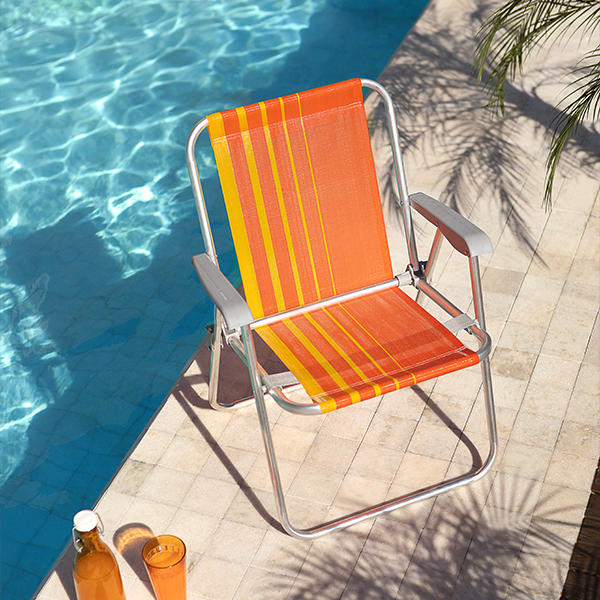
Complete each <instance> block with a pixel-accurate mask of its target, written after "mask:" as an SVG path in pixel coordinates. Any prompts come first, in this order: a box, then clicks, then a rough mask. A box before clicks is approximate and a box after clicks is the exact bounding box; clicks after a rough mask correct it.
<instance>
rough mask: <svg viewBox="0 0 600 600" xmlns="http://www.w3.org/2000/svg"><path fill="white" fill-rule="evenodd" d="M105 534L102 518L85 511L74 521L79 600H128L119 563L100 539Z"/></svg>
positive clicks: (75, 579) (75, 568)
mask: <svg viewBox="0 0 600 600" xmlns="http://www.w3.org/2000/svg"><path fill="white" fill-rule="evenodd" d="M103 531H104V527H103V525H102V521H101V520H100V517H99V516H98V515H97V514H96V513H95V512H93V511H91V510H82V511H80V512H78V513H77V514H76V515H75V517H74V519H73V543H74V545H75V559H74V560H73V581H74V582H75V591H76V592H77V600H125V593H124V591H123V582H122V580H121V573H120V572H119V566H118V565H117V560H116V559H115V557H114V555H113V553H112V552H111V551H110V549H109V548H108V546H107V545H106V544H105V543H104V542H103V541H102V540H101V539H100V534H101V533H103Z"/></svg>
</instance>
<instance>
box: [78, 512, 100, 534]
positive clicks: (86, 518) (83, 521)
mask: <svg viewBox="0 0 600 600" xmlns="http://www.w3.org/2000/svg"><path fill="white" fill-rule="evenodd" d="M98 521H99V520H98V515H97V514H96V513H95V512H94V511H92V510H80V511H79V512H78V513H77V514H76V515H75V516H74V517H73V527H74V528H75V529H77V531H91V530H92V529H95V528H96V527H98Z"/></svg>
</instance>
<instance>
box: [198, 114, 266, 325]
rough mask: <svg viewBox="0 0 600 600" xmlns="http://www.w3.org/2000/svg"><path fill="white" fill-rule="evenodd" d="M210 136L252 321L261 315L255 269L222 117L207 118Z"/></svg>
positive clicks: (262, 312) (217, 115)
mask: <svg viewBox="0 0 600 600" xmlns="http://www.w3.org/2000/svg"><path fill="white" fill-rule="evenodd" d="M208 123H209V130H210V136H211V139H212V141H213V151H214V153H215V158H216V161H217V164H218V165H219V175H220V179H221V186H222V188H223V196H224V197H225V198H226V199H227V210H228V212H230V217H229V224H230V227H231V234H232V236H233V239H234V240H235V243H236V252H237V255H238V260H239V262H240V269H241V270H242V272H243V273H246V274H247V277H246V278H245V279H244V291H245V293H246V298H247V300H248V303H249V304H250V306H252V312H253V314H254V315H255V317H256V318H260V317H263V316H264V310H263V306H262V301H261V298H260V292H259V290H258V283H257V280H256V270H255V268H254V261H253V260H252V252H251V250H250V243H249V240H248V232H247V231H246V225H245V223H244V214H243V212H242V205H241V202H240V196H239V193H238V188H237V184H236V180H235V171H234V168H233V163H232V160H231V154H230V153H229V145H228V143H227V138H226V136H225V126H224V124H223V115H222V114H221V113H215V114H213V115H210V116H209V117H208Z"/></svg>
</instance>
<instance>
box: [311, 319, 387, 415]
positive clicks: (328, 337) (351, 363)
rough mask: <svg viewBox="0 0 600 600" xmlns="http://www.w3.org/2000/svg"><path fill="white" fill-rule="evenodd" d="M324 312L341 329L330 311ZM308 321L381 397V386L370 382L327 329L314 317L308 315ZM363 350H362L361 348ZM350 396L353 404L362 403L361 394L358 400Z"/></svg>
mask: <svg viewBox="0 0 600 600" xmlns="http://www.w3.org/2000/svg"><path fill="white" fill-rule="evenodd" d="M323 312H324V313H325V314H326V315H327V316H328V317H329V318H330V319H331V320H332V321H333V322H334V323H335V324H336V325H338V327H340V326H339V323H337V322H336V321H335V319H333V318H332V316H331V314H330V313H329V311H328V310H327V309H323ZM306 319H307V320H308V322H309V323H311V324H312V326H313V327H314V328H315V329H316V330H317V331H318V332H319V333H320V334H321V336H322V337H323V338H325V339H326V340H327V341H328V342H329V344H331V346H333V348H334V349H335V351H336V352H337V353H338V354H339V355H340V356H341V357H342V358H343V359H344V360H345V361H346V363H347V364H348V365H350V367H351V368H352V370H353V371H354V372H355V373H356V374H357V375H358V376H359V377H360V378H361V380H362V382H363V383H366V384H368V385H370V386H371V387H373V389H374V390H375V392H376V393H377V395H378V396H381V388H380V387H379V385H377V384H376V383H372V382H371V381H369V378H368V377H367V376H366V375H365V374H364V372H363V370H362V369H361V368H360V367H359V366H358V365H357V364H356V363H355V362H354V361H353V360H352V358H350V356H348V354H346V353H345V352H344V350H343V349H342V347H341V346H340V345H339V344H338V343H337V342H336V341H335V340H334V339H333V338H332V337H331V336H330V335H329V334H328V333H327V332H326V331H325V329H323V327H321V325H319V323H317V321H316V320H315V319H314V317H312V316H311V315H309V314H307V315H306ZM340 329H341V330H342V331H343V332H344V333H345V334H346V335H347V336H348V337H349V338H350V339H351V340H352V342H354V343H355V344H356V345H357V346H358V344H357V343H356V341H355V340H354V339H353V338H352V337H351V336H350V335H348V332H347V331H345V330H344V329H343V328H342V327H340ZM358 347H359V348H360V346H358ZM361 350H362V348H361ZM365 354H366V352H365ZM367 356H368V355H367ZM350 396H351V398H352V404H355V403H356V402H360V394H359V395H358V399H355V398H354V396H353V395H352V392H350Z"/></svg>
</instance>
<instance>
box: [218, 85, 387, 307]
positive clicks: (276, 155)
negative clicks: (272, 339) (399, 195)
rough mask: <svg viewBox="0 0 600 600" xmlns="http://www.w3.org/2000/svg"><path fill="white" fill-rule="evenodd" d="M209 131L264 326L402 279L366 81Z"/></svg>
mask: <svg viewBox="0 0 600 600" xmlns="http://www.w3.org/2000/svg"><path fill="white" fill-rule="evenodd" d="M208 122H209V133H210V136H211V140H212V144H213V149H214V152H215V157H216V160H217V166H218V169H219V175H220V178H221V185H222V187H223V193H224V197H225V204H226V207H227V212H228V216H229V222H230V224H231V229H232V235H233V241H234V244H235V248H236V253H237V257H238V261H239V267H240V272H241V275H242V282H243V284H244V291H245V293H246V299H247V301H248V305H249V306H250V310H251V311H252V314H253V315H254V318H256V319H258V318H260V317H263V316H266V315H272V314H276V313H278V312H281V311H283V310H288V309H291V308H296V307H298V306H303V305H304V304H309V303H311V302H314V301H316V300H319V299H322V298H329V297H331V296H334V295H336V294H340V293H344V292H348V291H351V290H355V289H359V288H361V287H365V286H368V285H370V284H372V283H378V282H380V281H385V280H388V279H391V278H392V276H393V275H392V268H391V263H390V258H389V251H388V244H387V237H386V233H385V227H384V222H383V215H382V212H381V205H380V199H379V188H378V185H377V178H376V173H375V166H374V164H373V155H372V152H371V145H370V139H369V132H368V129H367V123H366V116H365V111H364V105H363V101H362V87H361V84H360V80H358V79H357V80H352V81H348V82H343V83H340V84H336V85H331V86H327V87H324V88H320V89H317V90H311V91H308V92H303V93H300V94H294V95H291V96H286V97H283V98H278V99H275V100H270V101H267V102H261V103H259V104H253V105H250V106H246V107H242V108H238V109H232V110H228V111H225V112H221V113H216V114H213V115H210V116H209V117H208ZM348 240H351V242H350V243H348Z"/></svg>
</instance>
